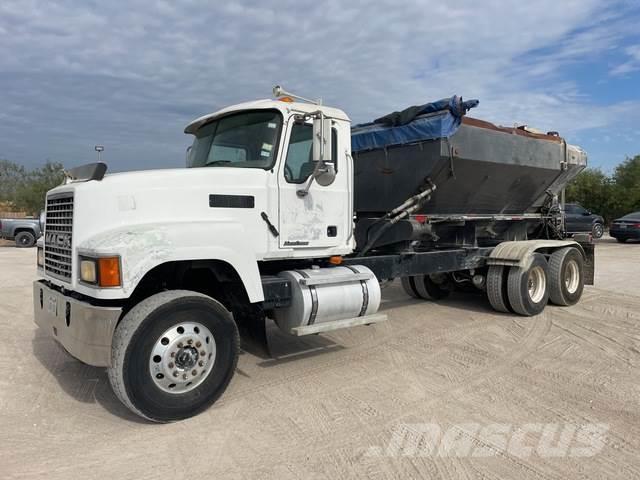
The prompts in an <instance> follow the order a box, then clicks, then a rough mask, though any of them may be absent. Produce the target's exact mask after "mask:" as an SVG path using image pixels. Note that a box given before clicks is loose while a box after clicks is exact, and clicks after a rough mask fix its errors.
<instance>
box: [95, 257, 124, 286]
mask: <svg viewBox="0 0 640 480" xmlns="http://www.w3.org/2000/svg"><path fill="white" fill-rule="evenodd" d="M98 285H100V286H101V287H119V286H120V285H121V276H120V257H100V258H98Z"/></svg>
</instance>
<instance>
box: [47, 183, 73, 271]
mask: <svg viewBox="0 0 640 480" xmlns="http://www.w3.org/2000/svg"><path fill="white" fill-rule="evenodd" d="M44 232H45V233H44V269H45V272H46V273H47V274H49V275H53V276H54V277H58V278H60V279H62V280H65V281H71V252H72V239H73V237H72V234H73V194H62V195H55V196H51V197H47V214H46V218H45V222H44Z"/></svg>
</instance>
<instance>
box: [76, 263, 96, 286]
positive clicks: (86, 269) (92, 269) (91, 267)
mask: <svg viewBox="0 0 640 480" xmlns="http://www.w3.org/2000/svg"><path fill="white" fill-rule="evenodd" d="M80 280H82V281H83V282H87V283H93V284H95V283H98V267H97V265H96V261H95V259H93V258H81V259H80Z"/></svg>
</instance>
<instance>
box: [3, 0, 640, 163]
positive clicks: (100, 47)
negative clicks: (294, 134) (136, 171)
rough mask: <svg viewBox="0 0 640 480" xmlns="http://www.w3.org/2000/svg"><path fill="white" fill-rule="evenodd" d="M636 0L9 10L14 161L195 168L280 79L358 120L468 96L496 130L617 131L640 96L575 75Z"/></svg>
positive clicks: (8, 6)
mask: <svg viewBox="0 0 640 480" xmlns="http://www.w3.org/2000/svg"><path fill="white" fill-rule="evenodd" d="M625 5H626V3H625V2H622V3H621V4H615V3H611V4H610V5H609V6H607V7H606V8H604V7H603V6H602V3H601V2H598V1H596V0H568V1H566V2H562V3H561V4H559V3H558V2H556V1H552V0H540V1H536V2H517V3H514V4H512V5H510V6H509V7H505V5H504V2H502V1H500V0H486V1H484V2H472V1H470V0H466V1H458V2H446V3H443V2H435V1H432V2H423V1H415V0H414V1H407V2H401V3H398V2H397V1H391V0H383V1H378V2H368V1H364V0H357V1H356V0H354V1H351V2H348V3H347V2H337V1H331V2H326V3H325V2H317V1H315V0H314V1H311V0H296V1H294V0H283V1H279V2H266V1H264V2H256V3H240V2H226V3H219V2H215V3H213V2H205V1H202V2H200V1H195V0H182V1H175V2H169V1H158V0H156V1H153V0H146V1H144V2H143V1H141V0H133V1H129V2H100V3H94V2H85V1H80V0H75V1H71V0H66V1H61V2H55V3H54V2H40V1H36V0H19V1H15V0H4V1H3V2H2V3H0V104H1V105H3V111H4V114H5V115H6V114H7V112H9V115H10V116H11V115H13V116H14V120H13V121H9V122H5V121H3V123H2V125H0V156H2V155H3V154H4V155H5V156H9V157H11V158H23V159H27V158H29V157H38V156H39V158H38V160H41V159H42V158H44V157H46V156H53V157H57V158H60V159H69V161H70V162H71V163H78V162H82V161H86V160H87V157H88V156H89V155H91V152H92V150H91V149H92V146H93V144H94V143H99V142H103V143H106V144H107V147H108V152H107V153H108V155H107V156H106V157H107V158H111V159H113V160H112V162H113V164H114V166H115V167H116V168H118V169H124V168H131V167H138V168H140V167H145V166H146V167H150V166H157V165H169V164H174V165H179V164H180V163H181V162H182V159H183V149H184V146H185V145H186V143H187V139H186V138H184V136H183V135H182V133H181V132H182V126H183V125H184V124H185V123H186V122H188V120H189V119H190V118H192V117H195V116H197V115H200V114H203V113H206V112H209V111H212V110H214V109H216V108H219V107H221V106H223V105H226V104H230V103H235V102H238V101H243V100H248V99H252V98H264V97H267V96H269V95H270V89H271V86H272V85H274V84H276V83H281V84H283V85H284V86H286V87H287V88H288V89H291V90H294V91H297V92H299V93H300V94H302V95H305V96H309V97H318V96H322V97H323V98H324V99H325V102H326V103H327V104H332V105H336V106H339V107H342V108H344V109H345V110H346V111H347V112H348V113H349V114H350V115H351V116H352V118H353V119H354V120H356V121H366V120H369V119H371V118H374V117H376V116H379V115H380V114H384V113H387V112H388V111H391V110H396V109H399V108H402V107H404V106H407V105H409V104H415V103H420V102H424V101H426V100H431V99H436V98H441V97H444V96H449V95H451V94H454V93H457V94H462V95H465V96H466V97H469V98H471V97H474V98H479V99H480V100H481V104H480V107H479V108H478V109H477V113H476V112H474V113H475V114H476V115H477V116H480V117H483V118H487V119H489V120H494V121H499V122H502V123H506V124H511V123H513V122H518V123H528V124H530V125H536V126H539V127H540V128H542V129H547V130H560V131H561V132H568V133H579V132H581V131H585V130H588V129H592V128H604V127H607V126H609V125H611V124H612V123H613V122H615V118H616V116H617V115H618V114H620V113H621V112H623V113H625V114H631V115H636V117H637V114H635V113H634V112H635V111H636V110H634V108H635V107H636V106H637V105H636V103H635V101H631V102H625V103H619V104H613V105H599V104H598V102H597V101H595V100H594V99H591V98H588V97H587V96H585V95H584V93H583V92H581V91H580V88H579V85H578V83H577V82H575V81H573V80H572V79H571V78H568V77H567V75H566V71H565V68H566V66H567V65H569V64H570V63H577V62H583V61H591V60H592V59H593V57H594V56H597V55H603V54H605V53H606V52H607V51H609V50H610V49H613V48H616V47H617V46H618V45H619V43H620V42H621V41H622V40H623V39H624V38H626V36H627V35H630V34H632V33H633V32H630V29H631V26H630V25H632V24H634V22H631V23H629V22H628V21H625V8H626V7H625ZM25 123H26V124H25ZM34 134H35V135H36V137H37V138H38V139H39V141H37V142H33V141H32V139H33V135H34ZM25 161H26V160H25Z"/></svg>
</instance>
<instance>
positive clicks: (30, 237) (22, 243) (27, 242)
mask: <svg viewBox="0 0 640 480" xmlns="http://www.w3.org/2000/svg"><path fill="white" fill-rule="evenodd" d="M35 244H36V236H35V235H34V234H33V233H31V232H20V233H18V234H17V235H16V247H18V248H31V247H33V246H34V245H35Z"/></svg>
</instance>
